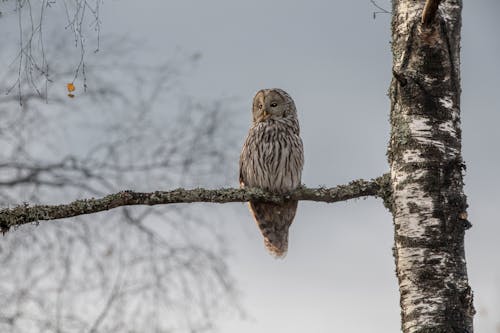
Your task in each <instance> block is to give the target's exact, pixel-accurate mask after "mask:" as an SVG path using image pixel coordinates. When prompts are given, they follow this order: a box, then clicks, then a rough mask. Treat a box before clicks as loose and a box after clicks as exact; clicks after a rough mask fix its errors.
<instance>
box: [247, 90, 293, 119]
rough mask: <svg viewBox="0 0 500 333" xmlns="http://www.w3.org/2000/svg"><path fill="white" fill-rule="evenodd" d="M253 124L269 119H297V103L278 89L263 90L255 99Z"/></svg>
mask: <svg viewBox="0 0 500 333" xmlns="http://www.w3.org/2000/svg"><path fill="white" fill-rule="evenodd" d="M252 115H253V122H254V123H257V122H263V121H266V120H268V119H276V120H277V119H280V118H289V117H293V118H295V117H297V111H296V109H295V103H294V102H293V99H292V98H291V97H290V95H288V94H287V93H286V92H285V91H283V90H281V89H277V88H273V89H262V90H259V91H258V92H257V94H256V95H255V97H254V98H253V108H252Z"/></svg>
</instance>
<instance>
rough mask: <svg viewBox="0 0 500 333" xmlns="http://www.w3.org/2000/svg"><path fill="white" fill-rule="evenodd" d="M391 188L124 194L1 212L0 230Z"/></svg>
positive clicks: (383, 192) (365, 184)
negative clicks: (156, 208)
mask: <svg viewBox="0 0 500 333" xmlns="http://www.w3.org/2000/svg"><path fill="white" fill-rule="evenodd" d="M388 186H389V176H388V175H387V174H385V175H383V176H381V177H379V178H376V179H373V180H370V181H366V180H362V179H360V180H355V181H352V182H350V183H349V184H347V185H339V186H336V187H332V188H322V187H320V188H307V187H301V188H299V189H297V190H295V191H293V192H291V193H289V194H286V195H284V196H282V195H277V194H273V193H269V192H266V191H263V190H261V189H258V188H247V189H235V188H223V189H216V190H207V189H203V188H196V189H192V190H186V189H182V188H179V189H176V190H173V191H156V192H149V193H144V192H133V191H122V192H118V193H115V194H110V195H108V196H105V197H103V198H100V199H94V198H92V199H83V200H77V201H74V202H72V203H69V204H65V205H54V206H49V205H37V206H32V207H30V206H28V205H27V204H26V205H21V206H18V207H15V208H7V209H3V210H1V211H0V227H1V228H2V230H3V231H4V232H5V231H7V230H8V229H9V228H10V227H13V226H17V225H22V224H26V223H30V222H35V221H41V220H56V219H62V218H68V217H74V216H79V215H86V214H93V213H97V212H102V211H105V210H110V209H113V208H117V207H123V206H132V205H148V206H153V205H164V204H172V203H192V202H213V203H228V202H246V201H250V200H254V201H269V202H276V203H279V202H283V201H284V200H289V199H294V200H307V201H318V202H327V203H333V202H338V201H345V200H349V199H354V198H359V197H365V196H378V197H382V198H385V197H386V196H387V188H388Z"/></svg>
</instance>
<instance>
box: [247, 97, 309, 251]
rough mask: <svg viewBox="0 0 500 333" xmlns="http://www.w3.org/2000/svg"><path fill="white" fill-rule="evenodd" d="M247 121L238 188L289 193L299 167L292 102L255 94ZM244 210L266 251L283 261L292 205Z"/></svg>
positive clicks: (296, 181) (259, 205) (300, 153)
mask: <svg viewBox="0 0 500 333" xmlns="http://www.w3.org/2000/svg"><path fill="white" fill-rule="evenodd" d="M252 119H253V121H252V126H251V127H250V130H249V132H248V136H247V138H246V140H245V143H244V144H243V149H242V150H241V155H240V186H241V187H242V188H243V187H258V188H262V189H264V190H267V191H270V192H274V193H277V194H284V193H288V192H291V191H293V190H294V189H296V188H297V187H298V186H299V185H300V182H301V176H302V167H303V165H304V149H303V146H302V139H301V138H300V130H299V120H298V119H297V110H296V108H295V103H294V102H293V100H292V98H291V97H290V95H288V94H287V93H286V92H285V91H283V90H281V89H263V90H260V91H259V92H257V94H256V95H255V97H254V99H253V107H252ZM249 208H250V211H251V212H252V214H253V216H254V218H255V222H256V223H257V225H258V227H259V229H260V231H261V232H262V235H263V236H264V244H265V246H266V248H267V249H268V251H269V252H270V253H271V254H273V255H275V256H276V257H282V256H284V255H285V254H286V251H287V249H288V228H289V227H290V225H291V224H292V221H293V218H294V217H295V212H296V211H297V201H296V200H289V201H286V202H285V203H283V204H274V203H265V202H253V201H250V202H249Z"/></svg>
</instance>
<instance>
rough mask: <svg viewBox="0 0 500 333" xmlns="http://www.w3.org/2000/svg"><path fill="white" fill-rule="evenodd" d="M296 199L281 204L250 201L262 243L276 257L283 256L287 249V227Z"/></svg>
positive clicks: (290, 221)
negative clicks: (262, 237) (262, 239)
mask: <svg viewBox="0 0 500 333" xmlns="http://www.w3.org/2000/svg"><path fill="white" fill-rule="evenodd" d="M297 203H298V202H297V201H287V202H285V203H283V204H273V203H265V202H252V201H251V202H250V203H249V205H250V211H251V212H252V214H253V216H254V218H255V222H257V225H258V226H259V229H260V231H261V232H262V235H263V236H264V245H265V246H266V248H267V250H268V251H269V252H270V253H271V254H272V255H274V256H276V257H283V256H284V255H285V254H286V251H287V249H288V228H289V227H290V225H291V224H292V222H293V218H294V217H295V212H296V211H297Z"/></svg>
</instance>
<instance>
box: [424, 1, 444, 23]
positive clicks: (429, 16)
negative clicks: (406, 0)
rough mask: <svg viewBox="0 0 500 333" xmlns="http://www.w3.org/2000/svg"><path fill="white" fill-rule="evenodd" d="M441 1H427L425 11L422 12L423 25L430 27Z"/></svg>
mask: <svg viewBox="0 0 500 333" xmlns="http://www.w3.org/2000/svg"><path fill="white" fill-rule="evenodd" d="M440 2H441V1H440V0H426V1H425V6H424V10H423V12H422V24H424V25H429V23H431V22H432V20H433V19H434V16H436V12H437V9H438V6H439V3H440Z"/></svg>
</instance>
